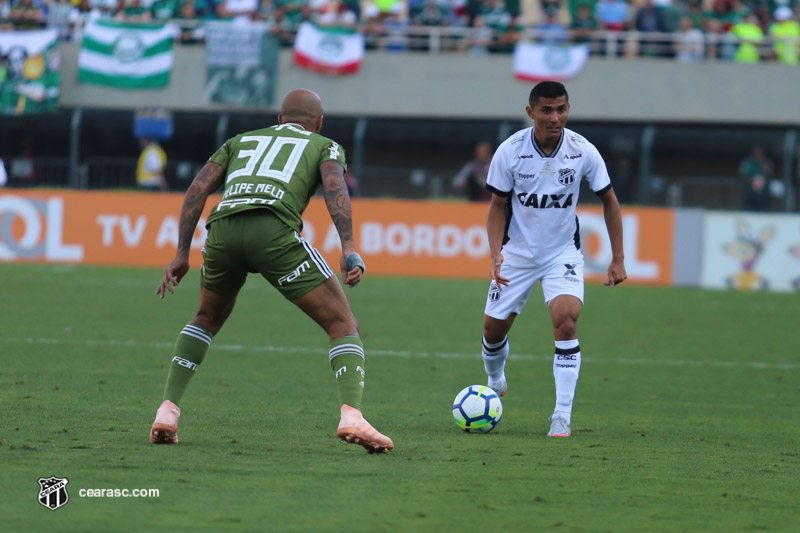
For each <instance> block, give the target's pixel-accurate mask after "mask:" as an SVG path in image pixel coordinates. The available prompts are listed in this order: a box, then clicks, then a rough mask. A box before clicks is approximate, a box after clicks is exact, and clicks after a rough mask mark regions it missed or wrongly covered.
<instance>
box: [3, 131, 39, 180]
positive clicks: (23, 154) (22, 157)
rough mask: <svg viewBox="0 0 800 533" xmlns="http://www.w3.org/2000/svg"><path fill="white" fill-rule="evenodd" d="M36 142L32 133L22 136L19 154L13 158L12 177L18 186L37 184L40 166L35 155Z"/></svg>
mask: <svg viewBox="0 0 800 533" xmlns="http://www.w3.org/2000/svg"><path fill="white" fill-rule="evenodd" d="M35 142H36V141H35V139H34V136H33V135H32V134H30V133H28V134H26V135H25V136H24V137H23V138H22V146H21V149H20V153H19V155H17V156H15V157H14V158H13V159H12V160H11V171H10V177H11V178H12V179H14V181H15V183H14V186H16V187H19V186H31V185H35V184H36V181H37V179H38V177H39V168H38V167H37V166H36V158H35V157H34V145H35Z"/></svg>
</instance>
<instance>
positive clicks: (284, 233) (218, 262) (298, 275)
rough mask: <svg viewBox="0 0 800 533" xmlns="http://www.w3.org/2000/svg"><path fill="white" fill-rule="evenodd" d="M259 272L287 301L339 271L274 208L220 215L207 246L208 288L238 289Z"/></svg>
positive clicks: (205, 269) (203, 273) (205, 275)
mask: <svg viewBox="0 0 800 533" xmlns="http://www.w3.org/2000/svg"><path fill="white" fill-rule="evenodd" d="M249 272H258V273H259V274H261V275H262V276H264V278H265V279H266V280H267V281H269V282H270V283H271V284H272V286H273V287H275V288H276V289H278V290H279V291H280V292H281V294H283V296H284V297H285V298H286V299H287V300H294V299H295V298H299V297H300V296H303V295H304V294H306V293H307V292H308V291H310V290H311V289H313V288H314V287H316V286H318V285H320V284H322V283H323V282H325V280H327V279H328V278H329V277H331V276H333V270H331V268H330V267H329V266H328V264H327V263H326V262H325V259H323V258H322V255H321V254H320V253H319V252H318V251H317V250H316V249H315V248H314V247H313V246H311V245H310V244H308V243H307V242H306V241H305V239H303V238H302V237H301V236H300V235H298V234H297V232H296V231H295V230H293V229H292V228H290V227H289V226H287V225H286V223H285V222H283V221H282V220H281V219H279V218H278V217H277V216H276V215H275V214H274V213H273V212H272V211H270V210H269V209H251V210H249V211H245V212H242V213H239V214H236V215H231V216H229V217H223V218H220V219H217V220H215V221H214V222H212V223H211V225H210V226H209V228H208V238H207V239H206V244H205V246H204V247H203V267H202V269H201V280H202V282H203V287H205V288H206V289H208V290H210V291H212V292H216V293H218V294H236V293H237V292H239V289H241V288H242V285H244V282H245V279H246V278H247V274H248V273H249Z"/></svg>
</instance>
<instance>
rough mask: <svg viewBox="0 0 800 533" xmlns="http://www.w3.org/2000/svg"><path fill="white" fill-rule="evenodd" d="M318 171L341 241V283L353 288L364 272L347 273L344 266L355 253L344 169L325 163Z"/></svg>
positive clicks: (326, 202)
mask: <svg viewBox="0 0 800 533" xmlns="http://www.w3.org/2000/svg"><path fill="white" fill-rule="evenodd" d="M319 171H320V173H321V174H322V192H323V195H324V196H325V205H326V206H327V207H328V213H330V215H331V220H333V224H334V226H336V231H338V232H339V239H341V241H342V257H341V259H340V261H339V266H340V268H341V270H342V281H343V282H344V283H345V285H349V286H350V287H353V286H355V285H356V283H358V282H359V281H361V276H362V275H363V274H364V270H363V269H362V268H361V267H358V266H356V267H353V269H352V270H350V271H349V272H348V270H347V266H346V264H347V256H348V255H350V254H351V253H353V252H355V251H356V245H355V240H354V238H353V214H352V210H351V208H350V194H349V193H348V192H347V184H346V183H345V181H344V168H342V165H340V164H339V163H338V162H336V161H325V162H324V163H322V164H321V165H320V166H319Z"/></svg>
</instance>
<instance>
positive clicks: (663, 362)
mask: <svg viewBox="0 0 800 533" xmlns="http://www.w3.org/2000/svg"><path fill="white" fill-rule="evenodd" d="M3 343H8V344H50V345H58V344H71V345H77V346H117V347H125V348H146V349H153V348H156V349H165V350H168V349H170V348H172V347H173V346H174V345H175V343H174V342H163V341H162V342H157V341H154V342H144V341H135V340H124V341H122V340H115V339H57V338H33V337H6V338H2V337H0V344H3ZM211 348H212V349H214V350H221V351H227V352H241V351H245V350H247V351H250V352H268V353H272V352H280V353H319V354H327V353H328V349H327V348H308V347H298V346H271V345H267V346H257V345H253V346H247V345H242V344H223V343H213V342H212V344H211ZM366 352H367V355H368V356H377V357H404V358H409V359H410V358H413V357H419V358H432V359H471V360H479V359H480V353H479V352H478V351H477V350H476V351H475V353H459V352H426V351H413V350H380V349H367V350H366ZM509 359H511V360H512V361H552V360H553V356H552V355H550V354H548V355H535V354H512V355H510V356H509ZM582 359H583V361H585V362H587V363H607V364H608V363H612V364H619V365H643V366H648V365H649V366H674V367H714V368H753V369H758V370H798V369H800V364H798V363H765V362H761V361H687V360H685V359H634V358H630V357H608V358H606V357H583V358H582Z"/></svg>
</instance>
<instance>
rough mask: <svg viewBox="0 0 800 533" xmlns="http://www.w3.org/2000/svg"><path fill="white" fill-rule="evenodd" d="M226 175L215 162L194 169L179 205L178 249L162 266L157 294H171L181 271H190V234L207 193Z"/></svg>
mask: <svg viewBox="0 0 800 533" xmlns="http://www.w3.org/2000/svg"><path fill="white" fill-rule="evenodd" d="M224 179H225V169H224V168H222V167H221V166H220V165H218V164H217V163H206V164H205V166H204V167H203V168H202V169H200V172H198V173H197V176H195V178H194V180H193V181H192V184H191V185H189V190H187V191H186V197H185V198H184V199H183V207H181V216H180V222H179V223H178V250H177V252H176V253H175V259H173V260H172V262H171V263H170V264H169V265H167V268H165V269H164V276H163V277H162V279H161V283H160V284H159V286H158V288H156V294H157V295H158V296H159V297H160V298H162V299H163V298H164V296H165V295H166V291H169V292H170V293H171V294H174V291H173V290H172V287H177V286H178V284H179V283H180V281H181V278H183V276H184V275H186V273H187V272H188V271H189V249H190V247H191V245H192V237H193V236H194V230H195V228H197V223H198V221H199V220H200V215H202V214H203V208H204V207H205V205H206V199H208V196H209V195H210V194H211V193H213V192H214V191H216V190H217V189H219V188H220V186H221V185H222V183H223V181H224Z"/></svg>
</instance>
